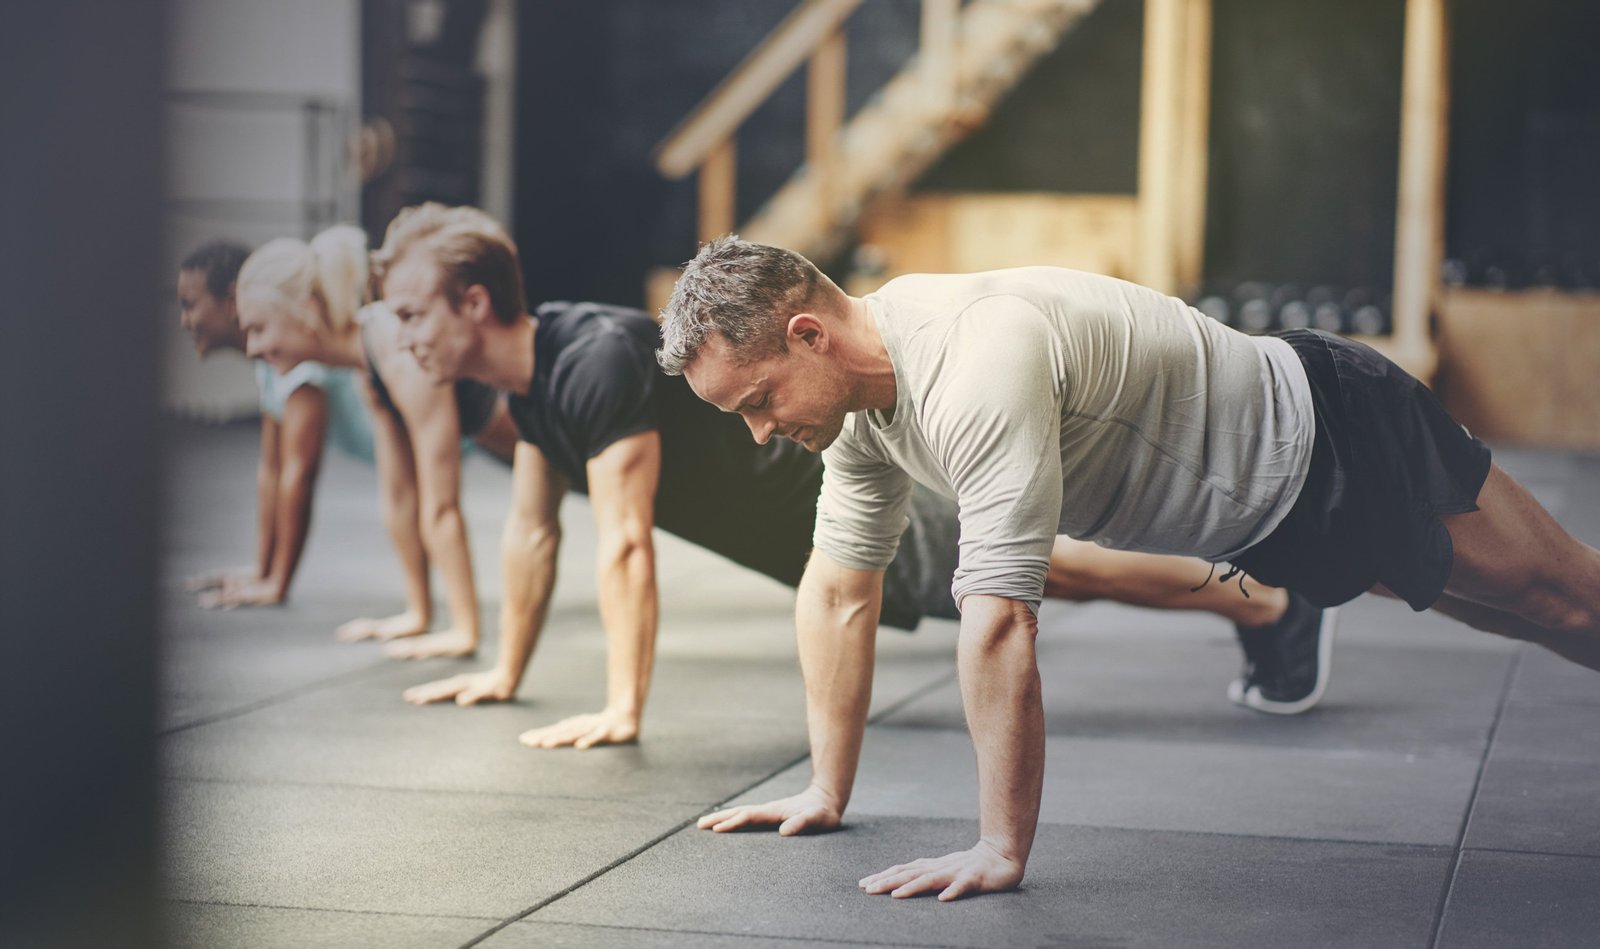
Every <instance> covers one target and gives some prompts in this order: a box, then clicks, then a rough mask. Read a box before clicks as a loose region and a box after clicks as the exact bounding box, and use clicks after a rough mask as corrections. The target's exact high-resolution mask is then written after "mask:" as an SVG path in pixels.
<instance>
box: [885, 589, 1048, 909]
mask: <svg viewBox="0 0 1600 949" xmlns="http://www.w3.org/2000/svg"><path fill="white" fill-rule="evenodd" d="M1038 632H1039V626H1038V621H1037V620H1036V618H1035V617H1034V615H1033V611H1032V610H1030V609H1028V607H1027V606H1026V605H1025V604H1023V603H1021V602H1019V601H1017V600H1009V599H1006V598H1004V597H998V596H979V595H976V594H975V595H972V596H968V597H966V598H965V599H964V600H963V601H962V612H961V638H960V642H959V646H958V648H957V664H958V667H959V669H960V674H961V702H962V705H963V706H964V707H965V709H966V713H967V726H968V727H969V728H970V729H971V730H972V743H973V745H974V746H975V748H976V749H977V752H978V842H977V844H975V845H974V846H973V847H972V848H971V849H970V850H963V851H959V852H957V853H952V854H946V855H945V856H942V857H932V858H928V859H923V860H915V861H913V862H911V863H906V864H900V865H898V866H893V867H890V868H889V869H887V870H884V871H883V872H881V873H874V874H872V875H871V876H868V877H866V878H865V879H863V880H862V881H861V886H862V888H863V889H865V890H866V891H867V892H868V893H889V894H890V895H892V896H896V897H904V896H916V895H918V894H920V893H931V892H935V891H937V892H938V894H939V899H941V900H953V899H959V898H960V897H963V896H967V895H970V894H973V893H993V892H998V891H1001V890H1009V889H1012V888H1014V887H1015V886H1016V885H1017V884H1018V883H1020V882H1022V874H1023V871H1024V870H1025V869H1026V868H1027V865H1028V853H1029V851H1030V850H1032V848H1033V835H1034V831H1035V830H1036V829H1037V827H1038V825H1039V796H1040V793H1041V791H1042V789H1043V786H1044V708H1043V705H1042V704H1041V702H1040V688H1039V666H1038V662H1037V659H1036V657H1035V653H1034V640H1035V638H1036V637H1037V636H1038Z"/></svg>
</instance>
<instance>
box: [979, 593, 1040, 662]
mask: <svg viewBox="0 0 1600 949" xmlns="http://www.w3.org/2000/svg"><path fill="white" fill-rule="evenodd" d="M1038 637H1039V618H1038V617H1037V616H1035V615H1034V612H1033V610H1031V609H1029V608H1028V605H1027V604H1026V603H1024V602H1022V601H1021V600H1012V599H1007V598H1005V597H998V596H979V595H973V596H968V597H965V598H963V599H962V601H961V649H962V651H963V652H969V651H970V652H972V653H976V654H978V655H981V656H986V657H988V656H1002V655H1008V654H1011V653H1013V652H1016V651H1018V650H1021V651H1023V652H1026V653H1027V654H1028V655H1030V656H1031V655H1032V654H1033V651H1034V644H1035V641H1036V640H1037V639H1038Z"/></svg>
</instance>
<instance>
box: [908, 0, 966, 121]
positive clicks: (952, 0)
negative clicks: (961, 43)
mask: <svg viewBox="0 0 1600 949" xmlns="http://www.w3.org/2000/svg"><path fill="white" fill-rule="evenodd" d="M960 13H961V0H922V49H921V51H920V52H919V53H918V56H919V57H920V61H919V64H920V68H921V70H922V81H923V83H924V84H925V85H926V88H927V94H928V107H929V110H930V111H937V110H941V109H947V108H949V107H950V105H951V104H952V103H953V102H954V101H955V97H956V63H957V58H956V22H957V18H958V17H959V15H960Z"/></svg>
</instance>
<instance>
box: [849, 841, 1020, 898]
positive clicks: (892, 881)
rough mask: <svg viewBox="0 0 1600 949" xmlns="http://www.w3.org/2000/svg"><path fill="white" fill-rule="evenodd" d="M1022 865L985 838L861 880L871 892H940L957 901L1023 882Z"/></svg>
mask: <svg viewBox="0 0 1600 949" xmlns="http://www.w3.org/2000/svg"><path fill="white" fill-rule="evenodd" d="M1023 869H1024V868H1023V865H1022V864H1021V863H1019V862H1018V861H1016V860H1014V859H1012V858H1011V857H1007V856H1006V855H1005V854H1003V853H1001V852H1000V851H999V850H998V849H997V848H995V847H993V846H991V845H990V844H988V843H986V842H984V841H981V840H980V841H978V845H977V846H976V847H973V848H972V849H971V850H963V851H960V852H959V853H949V854H945V855H944V856H942V857H929V858H927V859H923V860H913V861H912V862H910V863H902V864H900V865H898V866H893V867H890V868H889V869H887V870H884V871H882V872H881V873H874V874H872V875H871V876H868V877H865V878H863V879H862V880H861V883H860V886H861V888H862V889H863V890H866V891H867V892H868V893H888V894H889V895H890V896H893V897H895V898H896V899H901V898H904V897H907V896H918V895H920V894H923V893H932V892H934V891H938V893H939V899H941V900H944V901H947V902H948V901H949V900H958V899H960V898H961V897H963V896H971V895H972V894H974V893H1000V892H1003V891H1005V890H1011V889H1015V888H1016V886H1017V884H1018V883H1021V882H1022V872H1023Z"/></svg>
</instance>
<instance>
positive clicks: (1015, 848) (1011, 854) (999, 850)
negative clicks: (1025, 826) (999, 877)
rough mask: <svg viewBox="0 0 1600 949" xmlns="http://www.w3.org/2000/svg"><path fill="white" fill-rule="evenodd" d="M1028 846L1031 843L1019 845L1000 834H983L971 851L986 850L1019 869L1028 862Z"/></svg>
mask: <svg viewBox="0 0 1600 949" xmlns="http://www.w3.org/2000/svg"><path fill="white" fill-rule="evenodd" d="M1030 844H1031V842H1020V843H1019V842H1018V841H1013V840H1011V839H1010V838H1009V837H1007V836H1005V835H1001V834H983V835H981V836H980V837H979V838H978V843H977V845H976V846H974V847H973V848H972V849H974V850H986V851H988V852H989V853H991V854H993V855H994V856H996V857H998V858H1000V859H1001V860H1004V861H1006V862H1007V863H1014V864H1016V865H1017V866H1019V867H1021V866H1025V865H1026V864H1027V862H1028V850H1029V849H1030Z"/></svg>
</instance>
